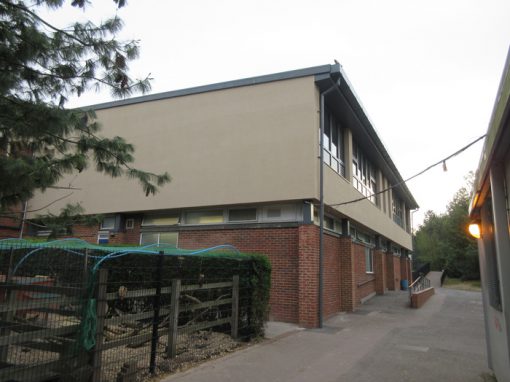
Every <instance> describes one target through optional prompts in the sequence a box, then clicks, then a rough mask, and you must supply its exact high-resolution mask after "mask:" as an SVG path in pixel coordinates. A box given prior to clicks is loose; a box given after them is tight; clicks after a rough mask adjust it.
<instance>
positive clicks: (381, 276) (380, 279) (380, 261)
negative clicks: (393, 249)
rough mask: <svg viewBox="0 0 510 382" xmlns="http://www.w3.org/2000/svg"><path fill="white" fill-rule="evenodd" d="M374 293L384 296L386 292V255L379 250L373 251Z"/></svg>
mask: <svg viewBox="0 0 510 382" xmlns="http://www.w3.org/2000/svg"><path fill="white" fill-rule="evenodd" d="M374 273H375V292H376V293H377V294H384V292H385V291H386V276H387V275H386V255H385V254H384V252H383V251H381V250H380V249H376V250H374Z"/></svg>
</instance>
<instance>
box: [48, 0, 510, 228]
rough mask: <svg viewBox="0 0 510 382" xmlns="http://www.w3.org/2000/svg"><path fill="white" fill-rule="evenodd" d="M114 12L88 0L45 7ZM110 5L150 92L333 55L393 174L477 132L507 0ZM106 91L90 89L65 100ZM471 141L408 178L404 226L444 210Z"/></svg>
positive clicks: (476, 152)
mask: <svg viewBox="0 0 510 382" xmlns="http://www.w3.org/2000/svg"><path fill="white" fill-rule="evenodd" d="M59 12H60V11H59ZM115 12H116V11H115V6H114V3H113V1H107V0H101V1H99V0H96V1H93V2H92V5H91V6H90V7H89V9H88V10H87V11H86V12H85V13H83V11H79V10H66V11H65V12H60V15H56V14H55V12H53V14H52V16H51V18H52V20H53V21H54V22H56V23H60V25H64V24H66V23H69V22H71V21H73V20H75V19H77V18H84V17H86V18H96V19H97V17H102V18H106V17H107V16H108V15H113V14H115ZM57 13H58V12H57ZM118 14H119V16H120V17H121V18H122V19H123V20H124V22H125V28H124V30H123V32H122V33H121V35H120V36H121V37H122V38H130V39H131V38H133V39H137V40H140V45H141V57H140V59H139V60H138V61H136V62H134V63H133V64H132V65H131V67H132V73H133V74H134V75H135V76H136V75H138V77H144V76H145V75H146V74H148V73H151V77H153V78H154V81H153V82H152V85H153V90H152V93H157V92H164V91H169V90H175V89H180V88H187V87H191V86H197V85H205V84H210V83H214V82H221V81H228V80H233V79H238V78H244V77H250V76H258V75H263V74H270V73H275V72H280V71H286V70H292V69H300V68H304V67H309V66H315V65H323V64H331V63H333V60H334V59H336V60H338V61H339V62H340V64H342V66H343V69H344V71H345V72H346V74H347V76H348V78H349V80H350V82H351V84H352V86H353V88H354V91H355V92H356V93H357V95H358V97H359V99H360V100H361V102H362V104H363V106H364V108H365V110H366V112H367V114H368V116H369V117H370V119H371V121H372V123H373V125H374V127H375V128H376V130H377V131H378V133H379V135H380V137H381V139H382V141H383V142H384V144H385V145H386V147H387V149H388V151H389V153H390V155H391V156H392V158H393V160H394V162H395V164H396V165H397V167H398V168H399V170H400V172H401V174H402V176H403V177H404V178H407V177H409V176H411V175H413V174H415V173H417V172H419V171H420V170H422V169H423V168H425V167H427V166H428V165H430V164H432V163H434V162H436V161H438V160H440V159H442V158H444V157H447V156H448V155H450V154H451V153H453V152H455V151H456V150H457V149H459V148H461V147H462V146H464V145H466V144H468V143H469V142H471V141H472V140H474V139H476V138H477V137H479V136H481V135H483V134H484V133H485V132H486V130H487V127H488V123H489V120H490V116H491V112H492V107H493V104H494V100H495V97H496V92H497V88H498V84H499V80H500V77H501V73H502V69H503V65H504V62H505V58H506V54H507V50H508V46H509V43H510V22H509V21H508V17H509V16H510V1H508V0H479V1H471V0H428V1H413V0H386V1H377V0H352V1H351V0H336V1H327V0H315V1H313V2H312V1H299V0H298V1H296V0H293V1H287V0H285V1H278V0H271V1H267V0H257V1H242V0H237V1H233V0H215V1H210V0H209V1H207V0H196V1H193V0H188V1H171V0H164V1H163V0H161V1H156V0H150V1H147V0H145V1H141V0H130V1H129V2H128V5H127V6H126V7H125V8H123V9H121V10H119V11H118ZM55 17H60V19H56V18H55ZM109 100H110V96H109V94H108V91H106V90H105V91H104V92H102V93H93V92H92V93H90V94H86V95H85V96H82V97H81V98H80V99H79V100H77V101H73V102H72V103H71V106H80V105H90V104H95V103H99V102H104V101H109ZM481 148H482V143H478V144H477V145H475V146H473V147H472V148H471V149H469V150H468V151H466V152H465V153H463V154H461V155H459V156H458V157H456V158H454V159H452V160H450V161H448V162H447V167H448V171H447V172H443V170H442V168H441V167H440V166H439V167H437V168H436V169H434V170H432V171H430V172H428V173H427V174H425V175H422V176H420V177H419V178H417V179H415V180H413V181H411V182H409V184H408V186H409V188H410V189H411V191H412V192H413V194H414V196H415V199H416V200H417V201H418V204H420V210H419V211H418V212H417V213H415V214H414V226H415V228H416V227H417V225H418V223H420V222H421V221H422V219H423V214H424V213H425V212H426V211H427V210H434V211H436V212H438V213H439V212H444V210H445V207H446V205H447V203H448V201H449V200H451V198H452V197H453V195H454V193H455V192H456V191H457V190H458V189H459V188H460V187H461V186H462V185H463V184H464V183H465V181H464V176H465V175H466V174H467V173H468V172H469V171H470V170H475V169H476V167H477V164H478V160H479V157H480V150H481ZM341 201H342V200H339V202H341Z"/></svg>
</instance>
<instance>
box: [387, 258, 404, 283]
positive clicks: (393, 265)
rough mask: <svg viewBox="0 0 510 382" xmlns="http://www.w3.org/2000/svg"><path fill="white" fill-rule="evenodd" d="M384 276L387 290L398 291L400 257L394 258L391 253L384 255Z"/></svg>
mask: <svg viewBox="0 0 510 382" xmlns="http://www.w3.org/2000/svg"><path fill="white" fill-rule="evenodd" d="M386 266H387V269H386V276H387V280H386V282H387V284H388V289H389V290H400V280H401V272H400V257H399V256H394V255H393V253H391V252H388V253H386Z"/></svg>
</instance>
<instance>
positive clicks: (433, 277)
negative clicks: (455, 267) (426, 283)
mask: <svg viewBox="0 0 510 382" xmlns="http://www.w3.org/2000/svg"><path fill="white" fill-rule="evenodd" d="M442 275H443V272H437V271H431V272H429V273H427V276H426V277H427V278H428V279H429V280H430V286H431V287H434V288H441V276H442Z"/></svg>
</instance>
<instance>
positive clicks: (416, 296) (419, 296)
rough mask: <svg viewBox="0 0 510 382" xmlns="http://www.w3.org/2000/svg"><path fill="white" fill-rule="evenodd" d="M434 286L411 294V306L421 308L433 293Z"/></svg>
mask: <svg viewBox="0 0 510 382" xmlns="http://www.w3.org/2000/svg"><path fill="white" fill-rule="evenodd" d="M434 293H435V291H434V288H428V289H425V290H422V291H419V292H417V293H413V294H412V295H411V308H416V309H418V308H421V307H422V306H423V305H424V304H425V303H426V302H427V301H428V299H429V298H431V297H432V296H433V295H434Z"/></svg>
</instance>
